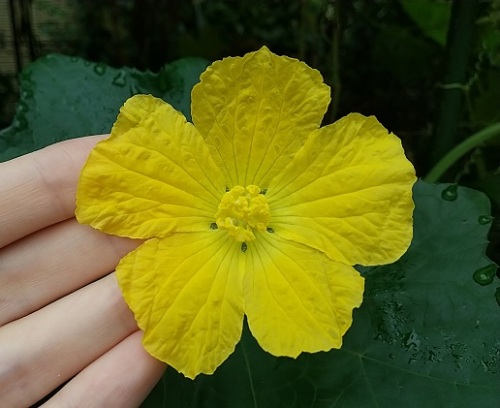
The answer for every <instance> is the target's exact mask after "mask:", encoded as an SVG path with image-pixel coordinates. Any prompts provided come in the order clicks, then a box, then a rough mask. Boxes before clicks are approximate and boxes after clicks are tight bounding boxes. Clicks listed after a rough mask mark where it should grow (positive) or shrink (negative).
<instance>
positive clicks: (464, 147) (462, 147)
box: [424, 122, 500, 183]
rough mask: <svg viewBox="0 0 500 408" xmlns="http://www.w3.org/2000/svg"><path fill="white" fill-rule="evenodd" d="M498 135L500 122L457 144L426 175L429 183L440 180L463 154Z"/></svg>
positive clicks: (499, 134) (425, 178)
mask: <svg viewBox="0 0 500 408" xmlns="http://www.w3.org/2000/svg"><path fill="white" fill-rule="evenodd" d="M496 136H500V122H498V123H495V124H493V125H491V126H488V127H487V128H484V129H482V130H480V131H479V132H477V133H474V134H473V135H472V136H470V137H469V138H467V139H465V140H464V141H463V142H462V143H460V144H458V145H457V146H455V147H454V148H453V149H452V150H451V151H450V152H449V153H448V154H446V155H445V156H444V157H443V158H442V159H441V160H439V162H437V163H436V165H435V166H434V167H433V168H432V169H431V170H430V171H429V173H428V174H427V176H425V177H424V180H425V181H427V182H429V183H436V182H438V181H439V179H440V178H441V176H442V175H443V174H444V173H445V172H446V171H447V170H448V169H449V168H450V167H451V166H452V165H453V164H455V163H456V162H457V160H459V159H460V158H461V157H462V156H464V155H465V154H467V153H468V152H469V151H471V150H472V149H474V148H475V147H477V146H479V145H481V144H483V143H484V142H486V141H488V140H490V139H493V138H494V137H496Z"/></svg>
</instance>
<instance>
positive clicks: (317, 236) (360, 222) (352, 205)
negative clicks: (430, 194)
mask: <svg viewBox="0 0 500 408" xmlns="http://www.w3.org/2000/svg"><path fill="white" fill-rule="evenodd" d="M415 181H416V178H415V170H414V169H413V166H412V165H411V163H410V162H409V161H408V160H407V159H406V157H405V155H404V152H403V149H402V147H401V142H400V140H399V139H398V138H397V137H396V136H394V135H393V134H389V133H388V132H387V130H386V129H385V128H384V127H383V126H382V125H381V124H380V123H379V122H378V121H377V120H376V119H375V118H374V117H365V116H363V115H360V114H350V115H348V116H346V117H344V118H342V119H341V120H339V121H337V122H336V123H334V124H333V125H330V126H326V127H324V128H321V129H320V130H318V131H316V132H313V133H312V134H311V136H310V138H309V139H308V140H307V142H306V143H305V145H304V147H303V148H302V149H301V150H300V151H299V152H298V153H297V155H296V156H295V157H294V159H293V161H292V162H291V163H290V165H289V166H288V167H287V168H286V169H285V170H284V171H283V172H282V173H281V174H280V175H279V176H278V177H276V178H275V179H274V180H273V181H272V183H271V185H270V186H269V188H268V191H267V194H266V198H267V200H268V204H269V208H270V211H271V221H270V227H272V228H273V229H274V231H275V233H276V234H278V235H280V236H281V237H284V238H286V239H290V240H293V241H296V242H300V243H303V244H306V245H309V246H311V247H313V248H317V249H319V250H321V251H323V252H325V253H326V254H327V255H328V256H329V257H330V258H331V259H333V260H335V261H339V262H343V263H348V264H350V265H354V264H362V265H376V264H384V263H390V262H393V261H395V260H396V259H398V258H399V257H400V256H401V255H402V254H403V253H404V252H405V251H406V249H407V248H408V246H409V244H410V241H411V239H412V215H413V208H414V205H413V200H412V186H413V184H414V183H415Z"/></svg>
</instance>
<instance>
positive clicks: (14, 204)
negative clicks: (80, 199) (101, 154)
mask: <svg viewBox="0 0 500 408" xmlns="http://www.w3.org/2000/svg"><path fill="white" fill-rule="evenodd" d="M104 137H105V135H101V136H88V137H83V138H79V139H72V140H67V141H64V142H60V143H57V144H54V145H52V146H49V147H46V148H44V149H42V150H39V151H36V152H33V153H30V154H27V155H25V156H21V157H19V158H16V159H13V160H10V161H7V162H5V163H0V248H1V247H3V246H5V245H7V244H10V243H11V242H14V241H17V240H18V239H20V238H22V237H24V236H26V235H29V234H31V233H33V232H35V231H38V230H40V229H42V228H45V227H47V226H49V225H52V224H55V223H57V222H60V221H63V220H66V219H68V218H71V217H73V214H74V211H75V195H76V187H77V182H78V177H79V174H80V170H81V168H82V166H83V164H84V163H85V160H86V159H87V156H88V154H89V153H90V150H91V149H92V148H93V147H94V145H95V144H96V143H97V142H98V141H99V140H101V139H103V138H104Z"/></svg>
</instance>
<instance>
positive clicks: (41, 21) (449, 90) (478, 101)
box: [0, 0, 500, 263]
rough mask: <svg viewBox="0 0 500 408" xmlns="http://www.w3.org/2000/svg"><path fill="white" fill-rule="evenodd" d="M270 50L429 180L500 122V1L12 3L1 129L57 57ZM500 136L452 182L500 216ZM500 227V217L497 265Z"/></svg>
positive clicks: (470, 156)
mask: <svg viewBox="0 0 500 408" xmlns="http://www.w3.org/2000/svg"><path fill="white" fill-rule="evenodd" d="M264 44H265V45H267V46H268V47H269V48H270V49H271V50H272V51H273V52H275V53H277V54H286V55H289V56H293V57H297V58H299V59H301V60H303V61H305V62H306V63H308V64H309V65H310V66H312V67H314V68H317V69H318V70H320V71H321V73H322V74H323V76H324V78H325V81H326V82H327V83H328V84H329V85H330V86H331V87H332V96H333V101H332V105H331V107H330V110H329V112H328V114H327V116H326V117H325V123H331V122H333V121H334V120H335V119H337V118H338V117H340V116H342V115H344V114H346V113H348V112H352V111H357V112H361V113H363V114H365V115H376V116H377V118H378V119H379V120H380V121H381V122H382V123H383V124H384V125H385V126H386V127H387V128H388V129H389V130H391V131H393V132H394V133H395V134H397V135H398V136H399V137H400V138H401V139H402V140H403V144H404V146H405V148H406V151H407V155H408V157H409V158H410V160H412V162H413V163H414V165H415V167H416V169H417V173H418V175H419V176H421V177H424V176H425V175H426V174H427V173H428V171H429V170H430V169H432V167H433V165H434V164H435V163H436V162H438V160H439V159H440V158H441V157H442V156H444V155H445V154H446V153H448V152H449V151H450V150H451V149H452V148H453V147H454V146H456V145H458V144H459V143H460V142H462V141H463V140H465V139H467V138H468V137H470V136H471V135H473V134H475V133H477V132H479V131H482V130H484V129H488V127H490V126H491V125H495V124H496V125H498V123H499V122H500V1H499V0H491V1H480V0H470V1H445V0H352V1H348V0H266V1H263V0H240V1H230V0H186V1H177V0H156V1H153V0H142V1H139V0H101V1H97V0H87V1H83V0H52V1H50V0H1V1H0V129H1V128H4V127H7V126H8V125H9V124H10V122H11V121H12V117H13V115H14V112H15V103H16V101H17V100H18V95H17V93H18V83H17V78H18V75H19V73H20V71H21V70H22V69H23V67H25V66H26V65H27V64H28V63H29V62H30V61H32V60H35V59H37V58H39V57H41V56H43V55H46V54H48V53H63V54H67V55H75V56H79V57H83V58H85V59H88V60H91V61H95V62H104V63H106V64H108V65H111V66H114V67H122V66H129V67H135V68H138V69H140V70H150V71H153V72H156V71H158V70H159V69H160V68H161V67H162V66H163V65H164V64H166V63H169V62H172V61H174V60H176V59H179V58H183V57H188V56H189V57H193V56H194V57H203V58H205V59H207V60H208V61H213V60H216V59H220V58H222V57H224V56H235V55H243V54H244V53H246V52H248V51H253V50H256V49H258V48H260V47H261V46H262V45H264ZM493 133H494V134H493V135H492V137H488V140H487V141H486V142H484V143H481V144H480V145H477V146H474V147H473V148H472V149H469V150H468V151H467V153H466V154H465V155H464V156H463V157H462V158H461V159H460V160H458V161H457V162H456V163H455V164H454V165H453V166H451V168H449V169H448V170H447V171H446V172H445V173H444V174H443V175H442V176H440V181H447V182H457V183H460V184H462V185H466V186H469V187H473V188H476V189H479V190H481V191H484V192H485V193H486V194H487V195H488V196H489V197H490V199H491V200H492V202H493V205H494V209H493V214H495V215H498V214H499V208H500V170H499V166H500V136H499V135H497V134H496V131H495V129H493ZM433 181H434V180H433ZM499 230H500V228H499V224H498V217H497V219H496V220H495V222H494V226H493V228H492V232H491V239H492V241H493V244H492V246H491V250H490V252H491V253H490V256H492V257H493V258H494V259H495V260H496V261H497V263H498V262H499V261H500V259H499V257H500V256H499V255H498V254H499V253H500V247H499V245H498V243H499V242H500V233H499Z"/></svg>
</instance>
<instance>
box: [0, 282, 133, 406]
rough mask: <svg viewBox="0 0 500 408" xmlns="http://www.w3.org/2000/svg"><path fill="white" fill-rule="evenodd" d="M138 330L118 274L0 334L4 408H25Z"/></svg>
mask: <svg viewBox="0 0 500 408" xmlns="http://www.w3.org/2000/svg"><path fill="white" fill-rule="evenodd" d="M135 330H137V326H136V323H135V321H134V317H133V315H132V312H130V310H129V309H128V307H127V305H126V303H125V301H124V300H123V298H122V296H121V293H120V290H119V288H118V284H117V282H116V279H115V276H114V274H111V275H108V276H106V277H104V278H102V279H100V280H99V281H97V282H94V283H92V284H90V285H88V286H86V287H84V288H82V289H80V290H78V291H77V292H74V293H72V294H70V295H68V296H66V297H64V298H62V299H59V300H58V301H56V302H54V303H51V304H50V305H48V306H46V307H44V308H43V309H40V310H38V311H37V312H35V313H32V314H30V315H28V316H26V317H23V318H22V319H20V320H16V321H15V322H12V323H9V324H7V325H5V326H3V327H2V328H0V344H1V345H2V347H0V395H1V396H2V407H25V406H29V405H31V404H33V403H34V402H36V401H38V400H40V399H41V398H42V397H43V396H45V395H47V394H48V393H49V392H50V391H51V390H53V389H55V388H56V387H57V386H58V385H60V384H62V383H63V382H65V381H66V380H68V379H69V378H71V377H73V376H74V375H76V374H77V373H78V372H79V371H81V370H82V369H83V368H84V367H85V366H87V365H88V364H90V363H91V362H93V361H94V360H96V359H97V358H98V357H100V356H101V355H103V354H104V353H105V352H106V351H108V350H110V349H111V348H112V347H114V346H115V345H116V344H118V343H119V342H120V341H121V340H123V339H124V338H125V337H127V336H128V335H130V334H131V333H133V332H134V331H135Z"/></svg>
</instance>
